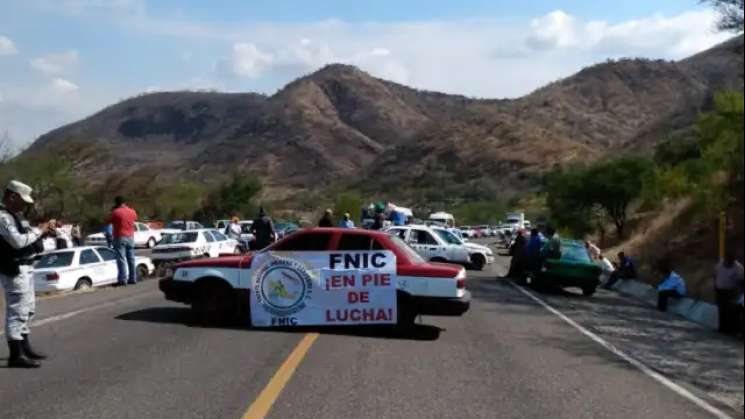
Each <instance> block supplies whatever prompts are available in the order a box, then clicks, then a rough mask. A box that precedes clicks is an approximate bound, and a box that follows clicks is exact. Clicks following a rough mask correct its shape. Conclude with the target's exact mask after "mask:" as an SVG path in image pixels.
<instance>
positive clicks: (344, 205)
mask: <svg viewBox="0 0 745 419" xmlns="http://www.w3.org/2000/svg"><path fill="white" fill-rule="evenodd" d="M363 205H364V202H363V200H362V197H361V196H360V195H359V194H357V193H354V192H347V193H342V194H339V196H337V197H336V201H335V204H334V211H335V213H336V215H338V216H341V215H342V214H344V213H345V212H348V213H349V215H350V218H351V219H352V220H359V219H360V218H361V217H362V206H363Z"/></svg>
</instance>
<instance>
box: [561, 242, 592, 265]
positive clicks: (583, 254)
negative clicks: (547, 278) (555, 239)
mask: <svg viewBox="0 0 745 419" xmlns="http://www.w3.org/2000/svg"><path fill="white" fill-rule="evenodd" d="M561 260H563V261H567V262H574V263H592V261H591V260H590V255H588V254H587V249H585V247H584V246H577V245H567V244H564V245H563V246H562V247H561Z"/></svg>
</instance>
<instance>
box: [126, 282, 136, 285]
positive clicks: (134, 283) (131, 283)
mask: <svg viewBox="0 0 745 419" xmlns="http://www.w3.org/2000/svg"><path fill="white" fill-rule="evenodd" d="M127 285H137V283H136V282H127Z"/></svg>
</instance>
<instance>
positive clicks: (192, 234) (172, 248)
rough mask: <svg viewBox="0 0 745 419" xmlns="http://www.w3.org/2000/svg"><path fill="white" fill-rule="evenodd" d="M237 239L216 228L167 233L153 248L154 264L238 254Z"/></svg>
mask: <svg viewBox="0 0 745 419" xmlns="http://www.w3.org/2000/svg"><path fill="white" fill-rule="evenodd" d="M240 253H241V251H240V248H239V247H238V241H237V240H233V239H229V238H228V237H227V236H225V234H223V233H222V232H219V231H217V230H210V229H200V230H186V231H179V232H177V233H171V234H167V235H165V236H164V237H163V240H162V241H161V242H160V243H158V245H157V246H155V248H154V249H153V256H152V257H153V262H155V264H156V265H160V264H162V263H169V262H181V261H185V260H190V259H198V258H204V257H209V258H216V257H219V256H220V255H224V254H240Z"/></svg>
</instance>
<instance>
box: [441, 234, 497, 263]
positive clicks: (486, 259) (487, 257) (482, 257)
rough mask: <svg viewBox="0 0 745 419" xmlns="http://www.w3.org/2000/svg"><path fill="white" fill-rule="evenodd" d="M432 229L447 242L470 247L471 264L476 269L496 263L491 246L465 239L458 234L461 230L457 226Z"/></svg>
mask: <svg viewBox="0 0 745 419" xmlns="http://www.w3.org/2000/svg"><path fill="white" fill-rule="evenodd" d="M432 230H434V232H435V233H437V234H438V235H439V236H440V238H442V239H443V240H445V241H446V242H448V243H454V244H457V243H459V244H460V245H462V246H464V247H465V248H466V249H468V254H469V255H470V265H471V266H473V267H474V269H478V270H481V269H484V265H491V264H492V263H494V252H493V251H492V250H491V249H490V248H488V247H487V246H482V245H480V244H477V243H472V242H469V241H464V240H463V239H462V238H461V237H460V236H459V235H458V233H459V232H460V230H458V229H455V228H453V229H450V228H442V227H433V228H432Z"/></svg>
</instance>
